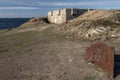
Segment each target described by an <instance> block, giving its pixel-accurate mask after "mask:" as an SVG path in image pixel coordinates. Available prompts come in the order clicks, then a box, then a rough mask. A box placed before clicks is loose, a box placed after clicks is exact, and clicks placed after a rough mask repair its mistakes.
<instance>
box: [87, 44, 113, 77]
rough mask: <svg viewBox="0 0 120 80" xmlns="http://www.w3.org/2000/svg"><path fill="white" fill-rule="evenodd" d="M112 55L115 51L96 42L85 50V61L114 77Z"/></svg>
mask: <svg viewBox="0 0 120 80" xmlns="http://www.w3.org/2000/svg"><path fill="white" fill-rule="evenodd" d="M114 53H115V49H114V47H112V46H108V45H106V44H104V43H102V42H97V43H95V44H93V45H91V46H90V47H88V48H86V54H85V60H86V61H87V62H90V63H93V64H95V65H97V66H98V67H100V68H102V69H103V70H105V71H107V72H108V73H109V75H110V76H111V77H112V78H113V76H114Z"/></svg>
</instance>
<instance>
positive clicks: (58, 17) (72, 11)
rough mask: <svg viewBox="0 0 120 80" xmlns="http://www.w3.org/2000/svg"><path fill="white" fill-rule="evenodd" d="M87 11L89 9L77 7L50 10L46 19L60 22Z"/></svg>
mask: <svg viewBox="0 0 120 80" xmlns="http://www.w3.org/2000/svg"><path fill="white" fill-rule="evenodd" d="M87 11H89V9H77V8H68V9H59V10H55V11H50V12H48V20H49V22H51V23H56V24H60V23H64V22H67V21H68V20H70V19H74V18H76V17H78V16H80V15H81V14H83V13H85V12H87Z"/></svg>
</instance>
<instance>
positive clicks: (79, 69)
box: [0, 10, 120, 80]
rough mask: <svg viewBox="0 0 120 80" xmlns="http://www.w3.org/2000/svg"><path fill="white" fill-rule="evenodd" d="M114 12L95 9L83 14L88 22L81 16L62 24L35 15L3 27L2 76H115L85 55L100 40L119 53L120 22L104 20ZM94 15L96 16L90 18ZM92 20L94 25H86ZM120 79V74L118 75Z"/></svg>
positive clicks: (7, 79) (31, 79) (61, 79)
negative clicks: (18, 24)
mask: <svg viewBox="0 0 120 80" xmlns="http://www.w3.org/2000/svg"><path fill="white" fill-rule="evenodd" d="M113 12H114V11H110V12H109V11H103V10H101V11H100V12H99V11H97V10H95V11H92V12H88V13H89V14H88V13H85V14H83V15H82V16H86V17H84V20H83V21H84V23H83V21H82V20H81V19H83V18H81V17H82V16H80V17H78V18H76V19H74V20H71V21H69V22H68V23H67V24H60V25H56V24H48V23H47V22H46V21H44V22H42V21H43V19H42V21H41V19H40V20H38V19H37V20H36V18H33V19H32V20H30V22H27V23H25V24H23V25H21V27H19V28H16V29H12V30H0V80H111V79H110V78H109V75H108V73H106V72H105V71H103V70H102V69H100V68H98V67H97V66H94V65H92V64H88V63H87V62H86V61H85V59H84V57H85V49H86V47H88V46H90V45H91V44H93V43H95V42H97V41H100V40H101V41H102V42H104V43H106V44H108V45H111V46H114V47H115V54H116V55H120V45H119V44H120V38H119V22H117V21H115V22H117V23H115V24H113V23H112V24H113V26H111V25H110V24H108V23H107V24H104V21H101V19H106V20H107V21H108V18H110V17H111V15H113ZM90 13H91V14H90ZM98 13H99V16H97V14H98ZM108 13H109V15H107V14H108ZM93 14H94V15H93ZM90 15H93V17H91V18H90V20H91V19H92V20H91V22H90V20H88V22H87V19H88V18H87V16H90ZM96 16H97V17H96ZM100 16H102V17H101V18H100ZM86 18H87V19H86ZM98 18H99V19H98ZM114 18H115V16H114ZM114 18H113V17H112V18H111V19H109V20H111V21H112V20H113V21H114ZM93 19H96V20H95V21H93ZM115 19H117V18H115ZM99 20H100V21H101V22H99ZM36 21H37V22H36ZM81 21H82V22H81ZM78 22H79V23H78ZM96 22H97V23H96ZM98 22H99V23H100V24H101V26H102V27H101V26H100V25H98V26H97V24H98ZM108 22H109V21H108ZM88 23H89V25H91V26H88V27H85V26H87V25H88ZM95 23H96V24H95ZM93 25H94V27H93ZM95 25H96V26H95ZM105 25H106V26H107V27H105ZM90 29H92V31H93V32H94V31H98V32H100V34H93V32H92V34H93V35H90V36H89V35H88V36H87V37H86V35H87V34H88V32H89V30H90ZM81 30H82V32H84V34H83V33H81V32H80V31H81ZM101 30H102V31H103V32H101ZM78 32H79V34H78ZM111 32H113V33H114V32H115V33H114V34H113V33H111ZM107 33H108V34H107ZM89 34H90V33H89ZM81 35H82V36H81ZM105 35H106V36H105ZM109 35H112V36H113V37H114V38H111V37H110V36H109ZM95 36H96V38H95ZM97 36H98V37H97ZM103 36H105V37H104V38H103ZM119 62H120V61H119ZM119 79H120V74H118V75H117V76H116V77H115V78H114V80H119Z"/></svg>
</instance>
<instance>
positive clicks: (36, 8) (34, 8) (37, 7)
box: [0, 7, 40, 9]
mask: <svg viewBox="0 0 120 80" xmlns="http://www.w3.org/2000/svg"><path fill="white" fill-rule="evenodd" d="M0 9H40V8H38V7H0Z"/></svg>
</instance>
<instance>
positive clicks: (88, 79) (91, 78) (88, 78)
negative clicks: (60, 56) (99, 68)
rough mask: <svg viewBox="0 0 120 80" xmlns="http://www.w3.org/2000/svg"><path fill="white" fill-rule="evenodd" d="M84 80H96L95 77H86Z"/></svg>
mask: <svg viewBox="0 0 120 80" xmlns="http://www.w3.org/2000/svg"><path fill="white" fill-rule="evenodd" d="M84 80H96V79H95V77H94V76H86V77H85V78H84Z"/></svg>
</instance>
